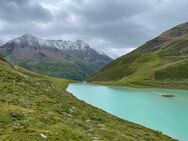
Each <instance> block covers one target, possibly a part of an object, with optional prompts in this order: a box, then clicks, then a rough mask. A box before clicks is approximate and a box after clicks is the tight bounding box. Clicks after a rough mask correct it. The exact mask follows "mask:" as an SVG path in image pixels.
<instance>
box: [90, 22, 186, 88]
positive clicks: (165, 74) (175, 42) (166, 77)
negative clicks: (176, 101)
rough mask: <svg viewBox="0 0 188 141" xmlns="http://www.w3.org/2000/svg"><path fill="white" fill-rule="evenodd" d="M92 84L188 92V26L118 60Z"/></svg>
mask: <svg viewBox="0 0 188 141" xmlns="http://www.w3.org/2000/svg"><path fill="white" fill-rule="evenodd" d="M88 81H92V82H100V83H105V84H107V85H121V86H126V85H128V86H136V87H138V86H140V87H165V88H181V89H188V23H184V24H181V25H179V26H177V27H174V28H172V29H170V30H169V31H167V32H164V33H163V34H161V35H160V36H159V37H157V38H155V39H153V40H151V41H148V42H146V43H145V44H144V45H142V46H141V47H139V48H137V49H136V50H134V51H132V52H131V53H129V54H127V55H124V56H122V57H120V58H118V59H116V60H115V61H113V62H111V63H110V64H108V65H106V66H105V67H104V68H102V69H101V70H100V71H99V72H97V73H96V74H94V75H93V76H91V77H90V78H89V79H88Z"/></svg>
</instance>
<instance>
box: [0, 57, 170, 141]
mask: <svg viewBox="0 0 188 141" xmlns="http://www.w3.org/2000/svg"><path fill="white" fill-rule="evenodd" d="M68 83H69V81H66V80H63V79H57V78H50V77H45V76H41V75H38V74H35V73H31V72H29V71H27V70H24V69H22V68H20V67H17V66H13V65H9V64H7V63H6V62H4V61H3V60H2V59H0V107H1V108H0V140H1V141H40V140H41V141H42V140H48V141H109V140H111V141H134V140H137V141H159V140H160V141H172V140H173V139H171V138H170V137H167V136H165V135H162V134H161V133H160V132H155V131H153V130H150V129H147V128H144V127H142V126H139V125H137V124H134V123H131V122H128V121H124V120H121V119H119V118H116V117H114V116H112V115H110V114H108V113H106V112H104V111H102V110H99V109H97V108H94V107H92V106H90V105H88V104H86V103H85V102H83V101H79V100H77V99H76V98H75V97H74V96H72V95H71V94H70V93H68V92H66V91H65V89H66V87H67V85H68Z"/></svg>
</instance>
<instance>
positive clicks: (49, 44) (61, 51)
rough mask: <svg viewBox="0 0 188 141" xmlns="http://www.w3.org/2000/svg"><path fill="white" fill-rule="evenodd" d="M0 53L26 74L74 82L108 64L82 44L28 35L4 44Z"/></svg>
mask: <svg viewBox="0 0 188 141" xmlns="http://www.w3.org/2000/svg"><path fill="white" fill-rule="evenodd" d="M0 53H1V55H2V56H3V57H4V58H5V59H6V60H7V61H8V62H10V63H14V64H17V65H20V66H22V67H25V68H27V69H29V70H32V71H35V72H38V73H41V74H45V75H50V76H55V77H63V78H67V79H74V80H83V79H85V78H86V77H87V76H89V75H90V74H92V73H94V72H96V71H97V70H98V69H100V68H101V67H102V66H104V65H105V64H107V63H109V62H110V61H111V60H112V59H111V58H110V57H108V56H107V55H104V54H100V53H98V52H97V51H95V50H94V49H92V48H90V46H89V45H88V44H86V43H85V42H84V41H82V40H76V41H65V40H43V39H40V38H38V37H35V36H33V35H31V34H24V35H23V36H21V37H19V38H16V39H14V40H11V41H9V42H7V43H6V44H4V45H3V46H2V47H1V48H0Z"/></svg>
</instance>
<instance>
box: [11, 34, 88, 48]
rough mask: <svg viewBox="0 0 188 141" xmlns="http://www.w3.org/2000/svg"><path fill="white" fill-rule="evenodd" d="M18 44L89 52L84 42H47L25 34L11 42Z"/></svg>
mask: <svg viewBox="0 0 188 141" xmlns="http://www.w3.org/2000/svg"><path fill="white" fill-rule="evenodd" d="M10 42H14V43H17V44H21V43H27V44H28V45H30V46H35V47H37V46H40V47H44V48H57V49H61V50H88V48H89V45H88V44H87V43H85V42H84V41H82V40H76V41H68V40H45V39H40V38H38V37H35V36H33V35H31V34H28V33H27V34H24V35H23V36H21V37H19V38H16V39H14V40H11V41H10Z"/></svg>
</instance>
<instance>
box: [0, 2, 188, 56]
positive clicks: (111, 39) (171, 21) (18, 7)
mask: <svg viewBox="0 0 188 141" xmlns="http://www.w3.org/2000/svg"><path fill="white" fill-rule="evenodd" d="M187 5H188V1H187V0H179V1H177V0H152V1H151V0H131V1H128V0H53V1H52V0H0V40H3V39H8V38H12V37H17V36H19V35H21V34H23V33H25V32H30V33H31V34H34V35H37V36H39V37H42V38H43V37H44V38H56V39H59V38H64V39H70V40H74V39H82V40H85V41H86V42H88V43H89V44H91V46H92V47H94V48H96V49H98V50H101V51H105V52H106V53H108V54H110V55H112V56H116V55H117V54H118V55H122V53H126V52H128V51H130V50H132V49H133V48H136V47H138V46H140V45H141V44H142V43H144V42H145V41H147V40H149V39H151V38H153V37H155V36H157V35H159V33H161V32H162V31H165V30H167V29H169V28H170V27H173V26H175V25H177V24H179V23H181V22H185V21H187V19H188V16H187V13H188V9H187Z"/></svg>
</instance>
